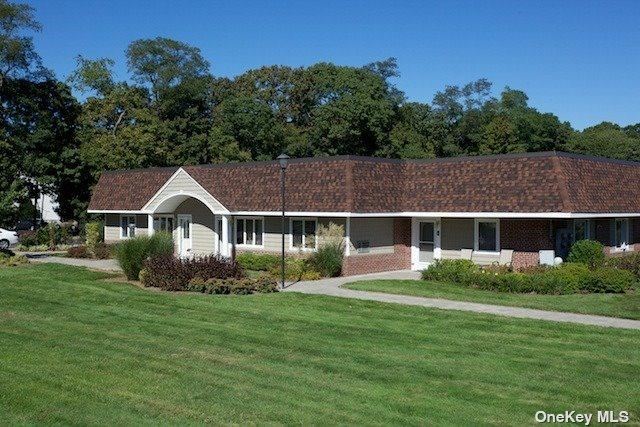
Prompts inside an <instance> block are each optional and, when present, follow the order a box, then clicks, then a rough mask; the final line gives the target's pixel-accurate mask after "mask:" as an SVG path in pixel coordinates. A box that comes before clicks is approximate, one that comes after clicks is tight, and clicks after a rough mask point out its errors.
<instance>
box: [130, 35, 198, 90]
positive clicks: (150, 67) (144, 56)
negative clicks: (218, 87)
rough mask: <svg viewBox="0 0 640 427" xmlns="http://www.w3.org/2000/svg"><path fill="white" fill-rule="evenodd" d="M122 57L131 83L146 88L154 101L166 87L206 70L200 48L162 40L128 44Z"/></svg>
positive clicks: (138, 41)
mask: <svg viewBox="0 0 640 427" xmlns="http://www.w3.org/2000/svg"><path fill="white" fill-rule="evenodd" d="M126 57H127V64H128V66H129V71H130V72H131V73H132V75H133V80H134V81H135V82H136V83H139V84H141V85H144V86H145V87H148V88H149V89H150V90H151V94H152V95H153V99H154V100H156V101H157V100H159V99H160V97H161V96H162V94H163V92H164V91H166V90H168V89H169V88H171V87H174V86H176V85H178V84H179V83H181V82H184V81H185V80H186V79H189V78H193V77H201V76H204V75H206V74H207V73H208V70H209V63H208V62H207V61H206V60H205V59H204V58H203V57H202V54H201V53H200V49H198V48H197V47H193V46H189V45H188V44H186V43H183V42H180V41H177V40H172V39H168V38H164V37H156V38H155V39H140V40H135V41H133V42H131V44H129V47H128V48H127V51H126Z"/></svg>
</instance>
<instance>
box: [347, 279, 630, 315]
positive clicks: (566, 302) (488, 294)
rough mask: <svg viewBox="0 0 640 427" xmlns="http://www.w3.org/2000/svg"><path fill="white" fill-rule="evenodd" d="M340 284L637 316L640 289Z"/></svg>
mask: <svg viewBox="0 0 640 427" xmlns="http://www.w3.org/2000/svg"><path fill="white" fill-rule="evenodd" d="M342 287H343V288H348V289H355V290H359V291H372V292H384V293H389V294H402V295H412V296H418V297H428V298H440V299H450V300H457V301H470V302H481V303H487V304H497V305H511V306H516V307H529V308H539V309H541V310H553V311H568V312H572V313H583V314H598V315H602V316H611V317H624V318H628V319H640V292H639V291H638V290H635V291H633V292H631V293H626V294H572V295H534V294H510V293H506V292H493V291H485V290H481V289H474V288H469V287H467V286H463V285H458V284H450V283H437V282H428V281H426V280H367V281H362V282H352V283H346V284H344V285H342Z"/></svg>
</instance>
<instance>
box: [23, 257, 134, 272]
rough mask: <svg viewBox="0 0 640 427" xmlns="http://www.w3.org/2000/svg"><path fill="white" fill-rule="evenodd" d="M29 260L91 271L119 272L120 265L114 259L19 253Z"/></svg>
mask: <svg viewBox="0 0 640 427" xmlns="http://www.w3.org/2000/svg"><path fill="white" fill-rule="evenodd" d="M21 254H22V255H25V256H26V257H27V258H29V261H31V262H45V263H47V262H48V263H56V264H66V265H74V266H76V267H87V268H90V269H92V270H105V271H117V272H121V271H122V269H120V265H118V261H116V260H115V259H87V258H66V257H63V256H54V255H52V254H51V253H46V252H21Z"/></svg>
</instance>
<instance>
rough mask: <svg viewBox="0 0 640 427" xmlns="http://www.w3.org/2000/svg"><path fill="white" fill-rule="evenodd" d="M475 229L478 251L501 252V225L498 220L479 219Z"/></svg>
mask: <svg viewBox="0 0 640 427" xmlns="http://www.w3.org/2000/svg"><path fill="white" fill-rule="evenodd" d="M475 228H476V230H475V245H474V246H475V250H476V251H480V252H499V251H500V223H499V222H498V220H497V219H477V220H476V227H475Z"/></svg>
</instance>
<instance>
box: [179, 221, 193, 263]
mask: <svg viewBox="0 0 640 427" xmlns="http://www.w3.org/2000/svg"><path fill="white" fill-rule="evenodd" d="M191 222H192V221H191V215H178V233H179V237H178V250H179V253H178V254H179V255H180V256H189V255H191V249H192V244H191V242H192V240H191V231H192V230H191V228H192V227H191Z"/></svg>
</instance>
